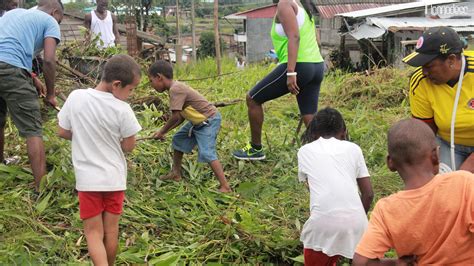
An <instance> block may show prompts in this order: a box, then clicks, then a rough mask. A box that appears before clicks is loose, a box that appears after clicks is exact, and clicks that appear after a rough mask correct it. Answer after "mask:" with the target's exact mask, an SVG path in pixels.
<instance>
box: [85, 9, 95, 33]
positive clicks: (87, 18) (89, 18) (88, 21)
mask: <svg viewBox="0 0 474 266" xmlns="http://www.w3.org/2000/svg"><path fill="white" fill-rule="evenodd" d="M91 12H94V11H91ZM91 23H92V15H91V13H89V14H86V15H85V16H84V27H86V29H88V30H90V29H91Z"/></svg>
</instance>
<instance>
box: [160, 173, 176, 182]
mask: <svg viewBox="0 0 474 266" xmlns="http://www.w3.org/2000/svg"><path fill="white" fill-rule="evenodd" d="M160 180H173V181H176V182H178V181H181V176H180V175H178V174H175V173H173V172H170V173H168V174H166V175H162V176H160Z"/></svg>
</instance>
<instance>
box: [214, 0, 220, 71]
mask: <svg viewBox="0 0 474 266" xmlns="http://www.w3.org/2000/svg"><path fill="white" fill-rule="evenodd" d="M214 40H215V44H216V64H217V75H220V74H221V42H220V38H219V0H214Z"/></svg>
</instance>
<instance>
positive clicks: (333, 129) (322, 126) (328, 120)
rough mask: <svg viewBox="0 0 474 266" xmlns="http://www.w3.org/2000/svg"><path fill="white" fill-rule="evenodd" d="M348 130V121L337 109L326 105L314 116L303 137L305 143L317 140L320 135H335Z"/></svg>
mask: <svg viewBox="0 0 474 266" xmlns="http://www.w3.org/2000/svg"><path fill="white" fill-rule="evenodd" d="M345 130H346V123H345V122H344V119H343V118H342V115H341V113H339V111H337V110H336V109H333V108H330V107H326V108H324V109H321V110H319V111H318V112H317V113H316V115H315V116H314V117H313V119H312V120H311V122H310V123H309V125H308V128H307V129H306V131H305V133H304V134H303V137H302V142H303V144H305V143H310V142H312V141H315V140H317V139H318V138H319V137H328V136H335V135H337V134H338V133H340V132H341V131H345Z"/></svg>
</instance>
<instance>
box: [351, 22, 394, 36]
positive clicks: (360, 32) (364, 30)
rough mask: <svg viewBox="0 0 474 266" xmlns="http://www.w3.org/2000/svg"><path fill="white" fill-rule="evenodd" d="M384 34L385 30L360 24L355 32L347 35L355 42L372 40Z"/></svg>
mask: <svg viewBox="0 0 474 266" xmlns="http://www.w3.org/2000/svg"><path fill="white" fill-rule="evenodd" d="M384 33H385V30H383V29H381V28H379V27H376V26H372V25H368V24H362V25H360V26H359V27H357V28H356V29H355V30H353V31H351V32H350V33H349V34H350V35H351V36H352V37H354V38H355V39H356V40H360V39H374V38H378V37H380V36H382V35H383V34H384Z"/></svg>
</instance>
